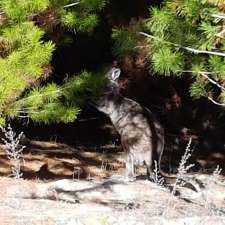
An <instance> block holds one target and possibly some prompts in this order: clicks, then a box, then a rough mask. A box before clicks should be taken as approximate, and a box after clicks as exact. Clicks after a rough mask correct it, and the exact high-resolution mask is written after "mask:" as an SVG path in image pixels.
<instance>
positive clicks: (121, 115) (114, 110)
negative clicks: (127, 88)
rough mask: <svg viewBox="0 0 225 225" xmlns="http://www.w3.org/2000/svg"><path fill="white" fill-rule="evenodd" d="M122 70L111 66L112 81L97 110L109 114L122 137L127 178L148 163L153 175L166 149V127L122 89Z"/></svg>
mask: <svg viewBox="0 0 225 225" xmlns="http://www.w3.org/2000/svg"><path fill="white" fill-rule="evenodd" d="M119 75H120V69H118V68H115V67H113V68H111V69H110V71H109V72H108V73H107V78H108V83H107V85H106V87H105V89H104V90H103V94H102V96H101V97H100V99H99V101H98V102H97V109H98V110H100V111H102V112H103V113H105V114H107V115H108V116H109V117H110V119H111V121H112V123H113V125H114V126H115V128H116V130H117V131H118V133H119V134H120V136H121V143H122V147H123V149H124V151H125V153H126V159H125V163H126V179H128V180H132V179H134V178H135V166H138V165H145V166H146V168H147V174H148V176H149V177H150V178H152V177H153V166H154V163H153V162H154V160H157V162H158V163H159V166H160V162H159V161H160V160H161V156H162V153H163V149H164V129H163V128H162V126H161V125H160V123H159V122H158V121H157V120H156V118H155V117H154V115H153V114H152V112H151V111H150V110H148V109H146V108H145V107H142V106H141V105H140V104H139V103H138V102H136V101H133V100H131V99H129V98H126V97H124V96H122V95H121V94H120V92H119V86H118V77H119Z"/></svg>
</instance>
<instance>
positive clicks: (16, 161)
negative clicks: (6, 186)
mask: <svg viewBox="0 0 225 225" xmlns="http://www.w3.org/2000/svg"><path fill="white" fill-rule="evenodd" d="M0 129H1V130H2V132H3V133H4V135H5V138H2V141H3V142H4V144H5V147H6V150H5V151H6V154H7V157H8V159H9V160H10V164H11V176H12V177H14V178H17V179H18V178H21V177H22V175H23V174H22V172H21V165H22V162H23V149H24V148H25V146H21V145H19V142H20V140H21V138H22V137H23V132H21V133H20V134H19V135H18V136H17V135H16V133H15V132H14V131H13V130H12V128H11V126H10V124H9V125H8V126H7V127H6V128H5V127H2V126H0Z"/></svg>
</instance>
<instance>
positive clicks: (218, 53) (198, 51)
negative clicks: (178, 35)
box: [139, 32, 225, 57]
mask: <svg viewBox="0 0 225 225" xmlns="http://www.w3.org/2000/svg"><path fill="white" fill-rule="evenodd" d="M139 34H141V35H144V36H145V37H148V38H152V39H156V40H161V41H162V42H164V43H167V44H170V45H173V46H175V47H178V48H182V49H185V50H187V51H189V52H192V53H194V54H208V55H217V56H222V57H225V53H223V52H213V51H205V50H200V49H195V48H191V47H186V46H183V45H180V44H176V43H173V42H170V41H165V40H162V39H160V38H159V37H155V36H153V35H150V34H147V33H145V32H139Z"/></svg>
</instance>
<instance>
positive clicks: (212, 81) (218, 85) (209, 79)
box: [177, 70, 225, 91]
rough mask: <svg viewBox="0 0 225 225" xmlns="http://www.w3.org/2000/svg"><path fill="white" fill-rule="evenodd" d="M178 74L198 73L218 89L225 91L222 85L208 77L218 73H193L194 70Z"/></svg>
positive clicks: (182, 71)
mask: <svg viewBox="0 0 225 225" xmlns="http://www.w3.org/2000/svg"><path fill="white" fill-rule="evenodd" d="M177 72H181V73H198V74H200V75H201V76H203V77H204V78H206V79H207V80H208V81H209V82H210V83H212V84H214V85H215V86H217V87H218V88H220V89H221V90H223V91H225V87H223V86H222V85H220V84H219V83H218V82H217V81H215V80H213V79H212V78H210V77H209V76H208V75H210V74H216V72H208V71H193V70H178V71H177Z"/></svg>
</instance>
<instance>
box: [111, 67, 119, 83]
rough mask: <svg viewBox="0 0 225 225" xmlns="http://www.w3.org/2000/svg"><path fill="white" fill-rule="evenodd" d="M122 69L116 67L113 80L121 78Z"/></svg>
mask: <svg viewBox="0 0 225 225" xmlns="http://www.w3.org/2000/svg"><path fill="white" fill-rule="evenodd" d="M120 73H121V70H120V69H119V68H114V69H113V71H112V80H114V81H115V80H116V79H118V78H119V76H120Z"/></svg>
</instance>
